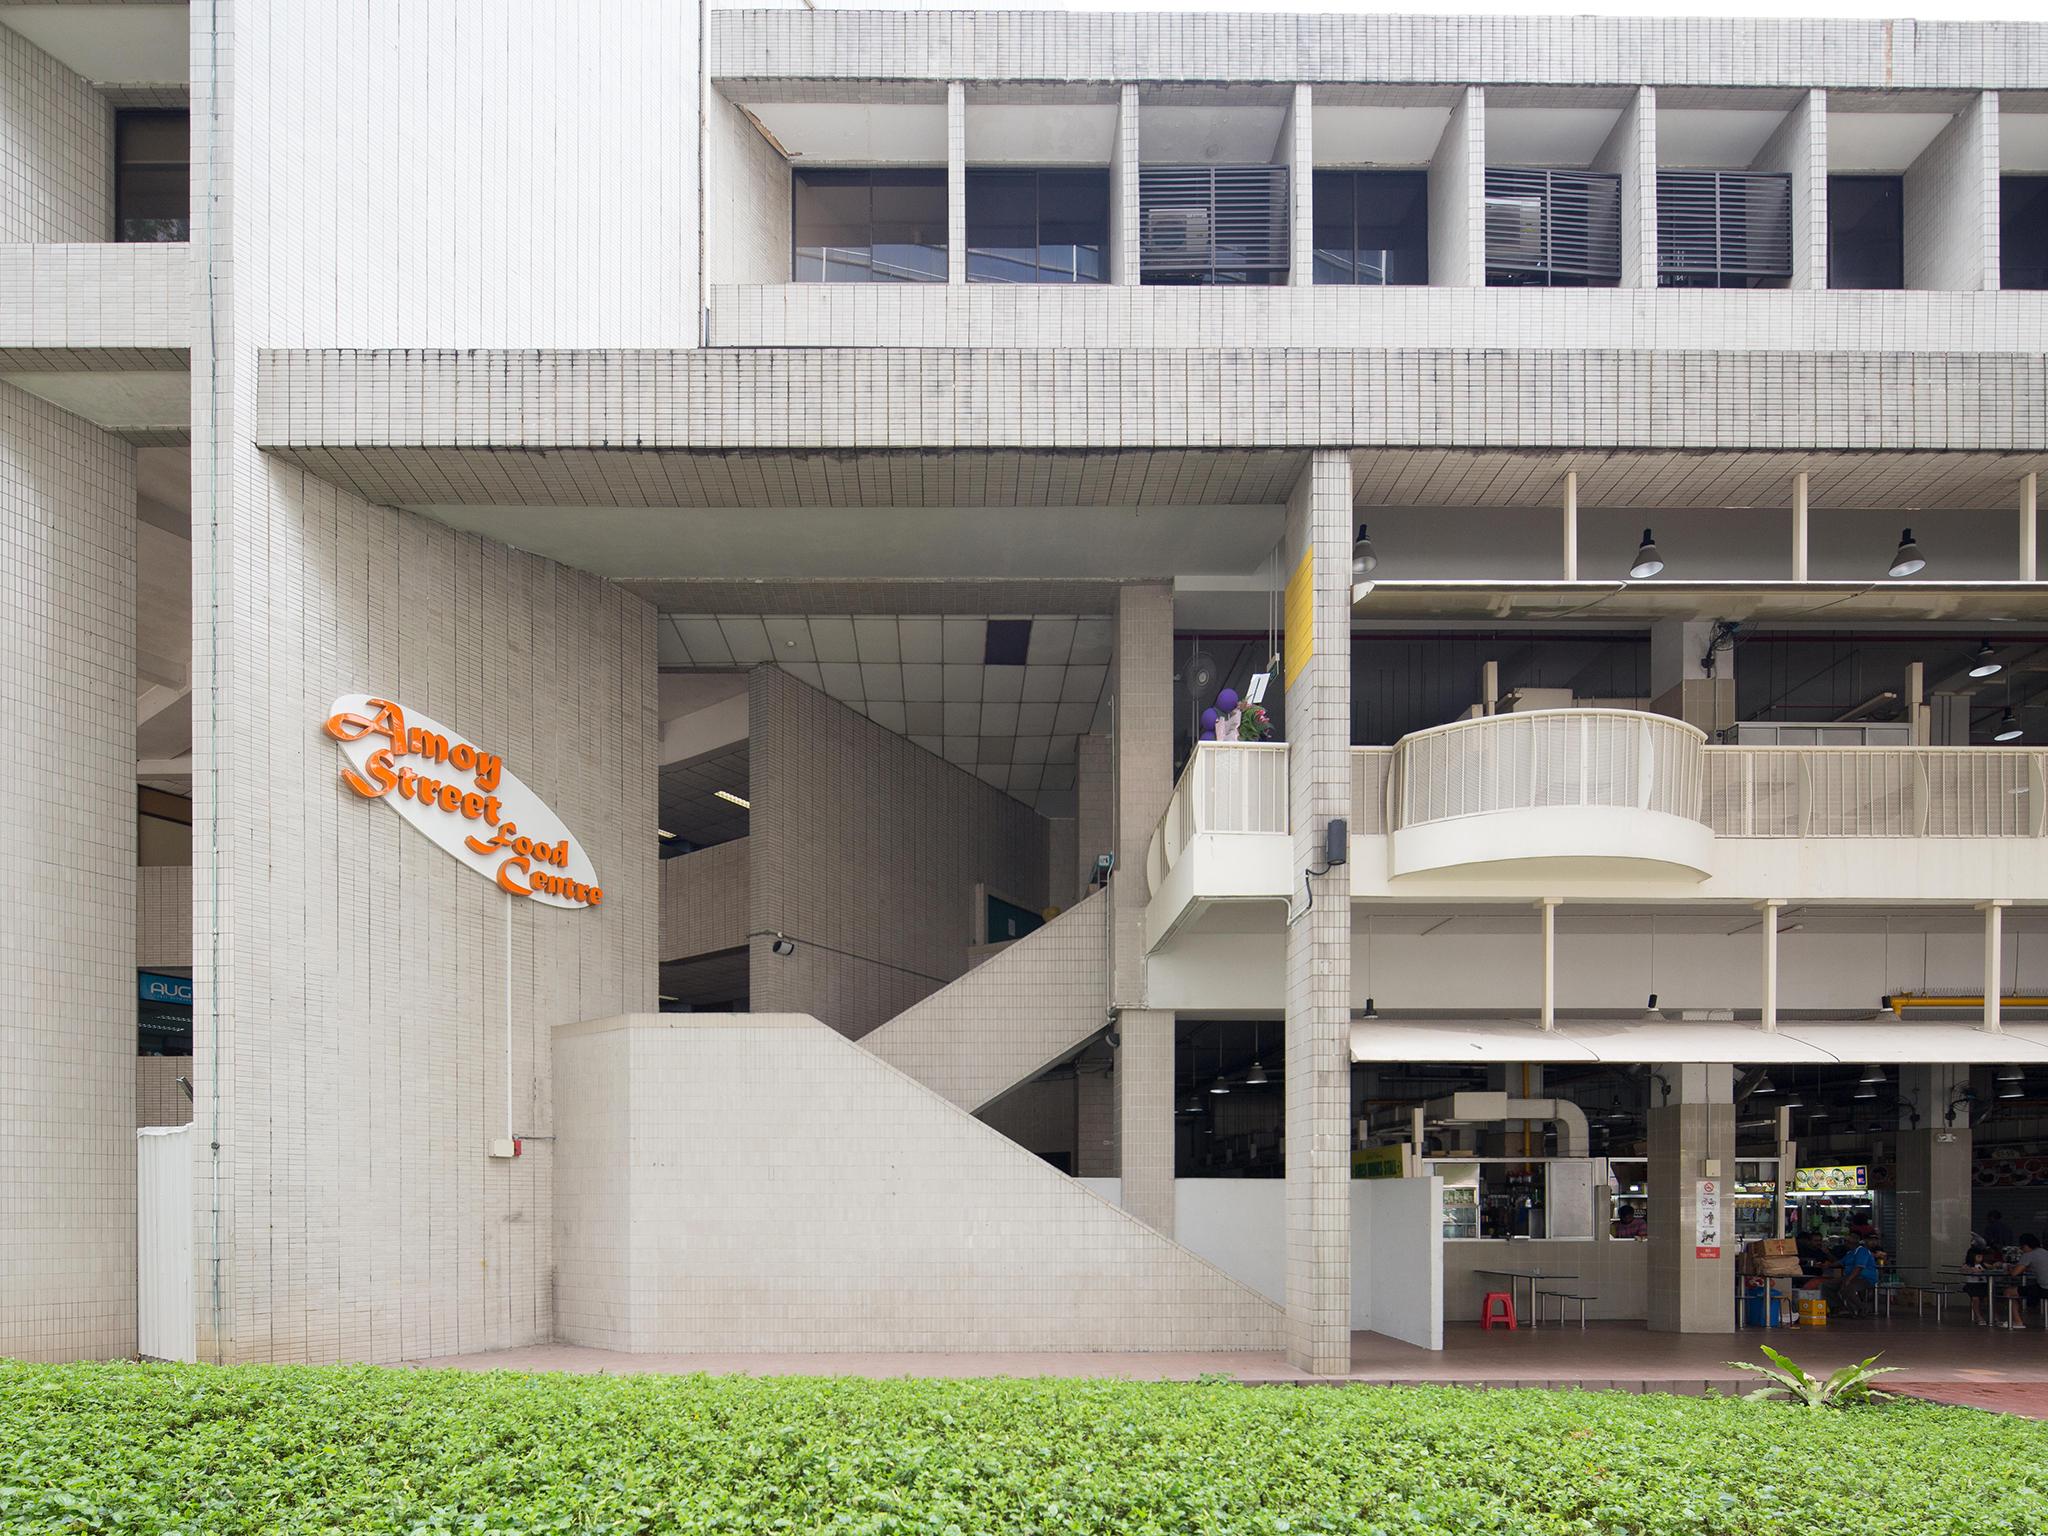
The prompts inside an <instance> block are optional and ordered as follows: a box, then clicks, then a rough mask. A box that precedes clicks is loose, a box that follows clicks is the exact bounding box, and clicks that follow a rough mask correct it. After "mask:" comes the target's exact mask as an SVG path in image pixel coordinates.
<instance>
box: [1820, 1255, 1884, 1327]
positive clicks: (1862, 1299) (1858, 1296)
mask: <svg viewBox="0 0 2048 1536" xmlns="http://www.w3.org/2000/svg"><path fill="white" fill-rule="evenodd" d="M1820 1290H1821V1294H1822V1295H1823V1296H1825V1297H1826V1298H1827V1302H1828V1315H1829V1316H1830V1317H1860V1316H1864V1315H1867V1314H1868V1313H1869V1312H1870V1311H1871V1310H1872V1306H1871V1300H1872V1298H1873V1297H1874V1296H1876V1294H1877V1255H1876V1254H1874V1253H1872V1252H1871V1251H1870V1245H1869V1244H1867V1243H1865V1242H1863V1241H1862V1240H1861V1239H1858V1240H1857V1242H1856V1245H1855V1246H1854V1247H1853V1248H1851V1249H1850V1250H1849V1251H1848V1252H1847V1253H1845V1254H1843V1255H1842V1264H1841V1269H1840V1271H1839V1273H1837V1274H1836V1276H1835V1277H1834V1279H1832V1280H1829V1281H1827V1282H1826V1283H1824V1284H1823V1285H1822V1286H1821V1288H1820Z"/></svg>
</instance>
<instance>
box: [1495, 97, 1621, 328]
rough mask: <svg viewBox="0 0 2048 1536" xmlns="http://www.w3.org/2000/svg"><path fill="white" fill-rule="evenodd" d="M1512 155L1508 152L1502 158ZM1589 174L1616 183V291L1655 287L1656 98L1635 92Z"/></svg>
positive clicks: (1601, 148) (1597, 155)
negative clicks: (1605, 175) (1611, 177)
mask: <svg viewBox="0 0 2048 1536" xmlns="http://www.w3.org/2000/svg"><path fill="white" fill-rule="evenodd" d="M1507 153H1508V154H1510V155H1511V154H1512V153H1513V151H1512V150H1510V151H1508V152H1507ZM1592 169H1594V170H1596V171H1612V172H1614V173H1615V174H1616V175H1618V176H1620V177H1621V286H1622V287H1623V288H1654V287H1656V286H1657V92H1656V90H1655V88H1654V87H1651V86H1647V85H1645V86H1642V87H1639V88H1638V89H1637V90H1636V91H1635V92H1634V93H1633V94H1632V95H1631V96H1630V97H1629V102H1628V105H1627V106H1626V107H1624V108H1623V109H1622V113H1621V118H1620V120H1619V121H1617V122H1616V123H1615V125H1614V130H1613V131H1612V132H1611V133H1609V134H1608V135H1607V142H1606V143H1604V144H1602V145H1601V146H1600V152H1599V153H1598V154H1596V155H1595V156H1594V157H1593V165H1592Z"/></svg>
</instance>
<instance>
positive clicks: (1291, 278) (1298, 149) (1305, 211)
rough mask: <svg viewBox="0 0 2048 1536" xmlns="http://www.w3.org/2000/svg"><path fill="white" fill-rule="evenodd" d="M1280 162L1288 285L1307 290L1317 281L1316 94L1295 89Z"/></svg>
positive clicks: (1283, 131) (1282, 135)
mask: <svg viewBox="0 0 2048 1536" xmlns="http://www.w3.org/2000/svg"><path fill="white" fill-rule="evenodd" d="M1280 159H1281V163H1282V164H1284V165H1285V166H1286V167H1287V169H1288V177H1287V224H1288V231H1287V233H1288V239H1287V286H1288V287H1290V288H1305V287H1308V286H1310V285H1311V284H1313V283H1314V282H1315V280H1316V151H1315V93H1314V90H1313V89H1312V88H1311V87H1309V86H1306V85H1297V86H1296V87H1295V88H1294V104H1293V106H1292V107H1291V108H1289V109H1288V113H1287V126H1286V127H1284V128H1282V129H1281V130H1280Z"/></svg>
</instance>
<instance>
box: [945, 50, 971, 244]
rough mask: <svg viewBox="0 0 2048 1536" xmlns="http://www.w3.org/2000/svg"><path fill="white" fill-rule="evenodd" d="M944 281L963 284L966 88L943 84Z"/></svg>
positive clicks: (965, 197) (957, 82)
mask: <svg viewBox="0 0 2048 1536" xmlns="http://www.w3.org/2000/svg"><path fill="white" fill-rule="evenodd" d="M946 281H947V282H948V283H964V282H966V281H967V87H966V86H965V85H963V84H961V83H960V82H959V81H958V80H949V81H947V82H946Z"/></svg>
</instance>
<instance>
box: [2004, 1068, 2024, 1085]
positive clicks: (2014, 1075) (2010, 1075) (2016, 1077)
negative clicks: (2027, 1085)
mask: <svg viewBox="0 0 2048 1536" xmlns="http://www.w3.org/2000/svg"><path fill="white" fill-rule="evenodd" d="M1998 1080H1999V1081H2000V1082H2001V1083H2023V1082H2025V1081H2026V1080H2027V1074H2026V1073H2024V1072H2022V1071H2021V1070H2020V1069H2019V1066H2018V1065H2017V1064H2014V1065H2012V1066H2009V1067H2000V1068H1999V1069H1998Z"/></svg>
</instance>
